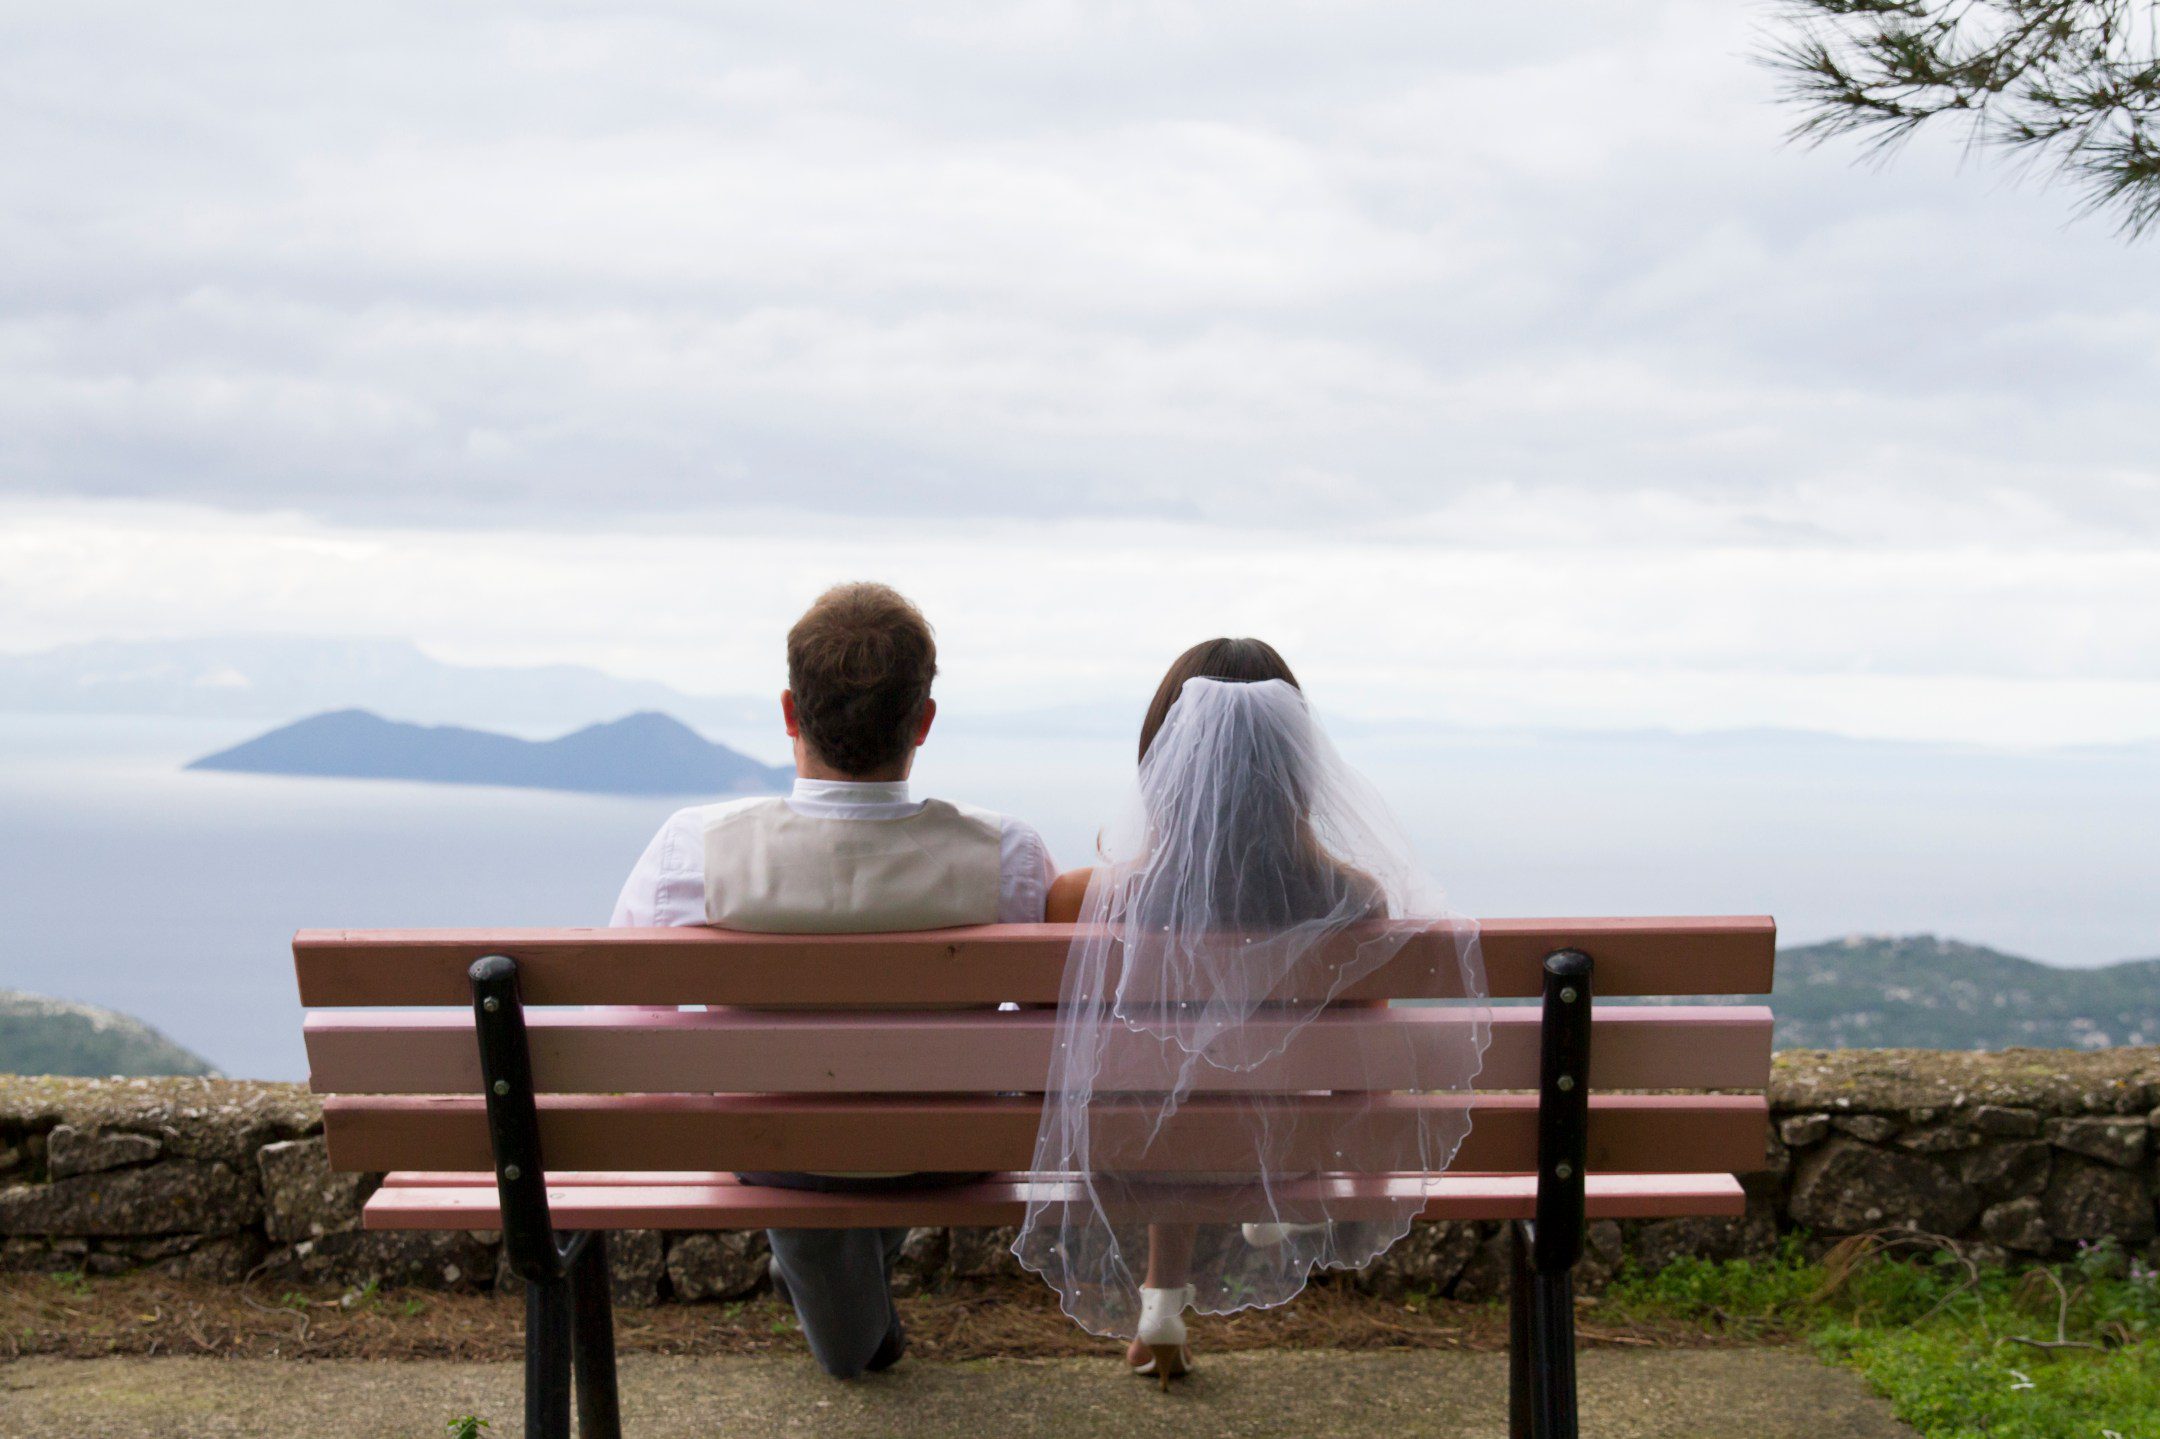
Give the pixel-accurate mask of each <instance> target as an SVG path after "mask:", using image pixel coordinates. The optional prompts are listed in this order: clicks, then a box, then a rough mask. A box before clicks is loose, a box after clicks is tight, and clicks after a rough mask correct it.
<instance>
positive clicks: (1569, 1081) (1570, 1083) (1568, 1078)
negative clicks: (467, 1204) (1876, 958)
mask: <svg viewBox="0 0 2160 1439" xmlns="http://www.w3.org/2000/svg"><path fill="white" fill-rule="evenodd" d="M1553 1086H1554V1087H1555V1088H1557V1089H1558V1090H1559V1091H1560V1092H1561V1093H1562V1094H1565V1093H1567V1092H1568V1091H1569V1090H1571V1089H1573V1088H1574V1087H1575V1076H1574V1075H1572V1074H1563V1075H1561V1076H1560V1077H1559V1078H1558V1079H1556V1080H1554V1081H1553ZM498 1092H499V1091H498Z"/></svg>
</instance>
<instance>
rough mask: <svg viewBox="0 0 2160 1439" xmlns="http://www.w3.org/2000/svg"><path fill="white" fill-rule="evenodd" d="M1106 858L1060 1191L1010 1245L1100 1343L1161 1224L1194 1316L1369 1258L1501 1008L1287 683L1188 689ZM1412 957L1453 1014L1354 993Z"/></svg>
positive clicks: (1054, 1083) (1119, 1323)
mask: <svg viewBox="0 0 2160 1439" xmlns="http://www.w3.org/2000/svg"><path fill="white" fill-rule="evenodd" d="M1103 858H1104V860H1105V861H1106V863H1105V864H1103V865H1102V866H1101V867H1100V868H1098V869H1097V870H1096V872H1095V876H1094V879H1093V880H1092V882H1091V883H1090V884H1089V886H1088V893H1087V900H1086V904H1085V907H1084V909H1083V912H1082V917H1081V919H1082V923H1081V928H1080V930H1079V932H1078V936H1077V937H1076V938H1075V940H1074V941H1073V946H1072V950H1071V953H1070V956H1069V957H1068V959H1067V961H1066V966H1065V981H1064V993H1063V998H1062V1001H1061V1006H1062V1007H1061V1010H1060V1014H1059V1024H1058V1031H1057V1038H1056V1042H1055V1048H1054V1049H1053V1051H1052V1055H1051V1062H1050V1075H1049V1081H1048V1085H1047V1093H1046V1095H1045V1099H1044V1104H1043V1115H1042V1128H1041V1131H1040V1133H1039V1135H1038V1138H1037V1140H1036V1148H1035V1171H1036V1173H1037V1175H1038V1176H1042V1177H1043V1178H1045V1179H1048V1180H1049V1181H1050V1182H1048V1183H1045V1184H1043V1185H1042V1186H1041V1187H1040V1188H1039V1189H1038V1190H1037V1191H1035V1192H1034V1194H1033V1196H1032V1198H1031V1200H1030V1203H1029V1205H1028V1211H1027V1219H1026V1222H1025V1224H1024V1225H1023V1227H1022V1228H1021V1231H1020V1236H1019V1238H1018V1239H1017V1240H1016V1241H1015V1242H1014V1245H1013V1252H1014V1253H1015V1254H1016V1255H1017V1256H1018V1257H1019V1259H1020V1262H1021V1263H1022V1264H1024V1265H1025V1266H1027V1267H1028V1268H1029V1269H1031V1270H1034V1271H1035V1272H1036V1273H1038V1274H1040V1275H1042V1276H1043V1278H1044V1279H1046V1280H1047V1281H1049V1283H1050V1285H1051V1287H1053V1288H1055V1289H1056V1290H1057V1291H1058V1292H1059V1294H1060V1296H1061V1297H1062V1300H1063V1304H1064V1309H1065V1312H1066V1313H1067V1314H1069V1315H1071V1316H1072V1317H1073V1318H1074V1319H1075V1320H1077V1321H1078V1322H1079V1323H1080V1324H1081V1325H1082V1326H1083V1327H1085V1328H1087V1329H1089V1330H1091V1331H1093V1332H1095V1333H1097V1334H1106V1335H1107V1334H1117V1335H1130V1334H1132V1332H1133V1328H1134V1324H1135V1322H1136V1320H1137V1318H1138V1316H1139V1312H1140V1301H1139V1287H1140V1284H1141V1283H1142V1281H1143V1279H1144V1278H1145V1276H1146V1274H1147V1267H1148V1257H1149V1245H1150V1242H1151V1241H1150V1234H1149V1226H1150V1225H1151V1224H1155V1225H1171V1226H1179V1227H1180V1228H1179V1229H1178V1230H1177V1231H1176V1233H1175V1234H1174V1235H1173V1236H1164V1235H1162V1234H1160V1233H1158V1235H1157V1237H1156V1239H1155V1241H1154V1242H1156V1243H1160V1244H1168V1245H1175V1246H1176V1247H1178V1248H1179V1249H1181V1250H1182V1248H1183V1246H1184V1245H1185V1244H1186V1243H1187V1242H1189V1243H1190V1245H1191V1260H1190V1266H1189V1271H1188V1273H1187V1274H1186V1276H1185V1277H1186V1278H1187V1279H1188V1281H1189V1282H1190V1283H1191V1284H1192V1285H1193V1287H1194V1297H1193V1306H1194V1307H1195V1308H1196V1309H1198V1310H1199V1311H1200V1312H1202V1313H1209V1314H1226V1313H1230V1312H1232V1311H1235V1310H1239V1309H1248V1308H1259V1307H1265V1306H1268V1305H1274V1304H1281V1303H1284V1302H1285V1301H1287V1300H1289V1299H1290V1298H1291V1297H1293V1296H1294V1295H1296V1294H1297V1292H1298V1291H1299V1290H1300V1289H1302V1288H1304V1286H1305V1281H1306V1279H1307V1277H1308V1276H1309V1275H1310V1274H1311V1273H1312V1271H1313V1270H1314V1269H1318V1268H1339V1269H1355V1268H1361V1267H1363V1266H1364V1265H1366V1264H1368V1263H1370V1262H1371V1261H1372V1260H1373V1259H1374V1258H1375V1257H1376V1256H1378V1255H1379V1254H1381V1253H1382V1252H1383V1251H1385V1250H1386V1249H1387V1248H1388V1246H1389V1245H1391V1244H1393V1243H1394V1242H1395V1241H1396V1240H1398V1239H1400V1238H1401V1237H1402V1236H1403V1235H1404V1234H1405V1233H1406V1232H1407V1231H1408V1230H1409V1227H1410V1223H1411V1220H1412V1219H1413V1218H1415V1216H1416V1215H1417V1213H1418V1211H1419V1210H1420V1209H1421V1208H1422V1207H1423V1205H1424V1201H1425V1197H1426V1190H1427V1187H1428V1181H1427V1180H1426V1179H1425V1178H1424V1177H1423V1176H1429V1175H1433V1174H1436V1173H1437V1172H1438V1171H1440V1170H1443V1169H1445V1168H1446V1167H1447V1165H1448V1163H1449V1161H1450V1160H1451V1159H1453V1157H1454V1155H1455V1150H1456V1148H1457V1147H1458V1146H1459V1145H1460V1144H1461V1142H1462V1139H1463V1136H1464V1135H1465V1134H1466V1133H1468V1131H1469V1128H1470V1115H1469V1108H1468V1103H1467V1100H1468V1093H1467V1092H1468V1090H1469V1088H1470V1085H1471V1082H1472V1081H1473V1080H1474V1079H1475V1078H1476V1077H1477V1073H1478V1069H1479V1067H1480V1065H1481V1064H1482V1063H1483V1059H1484V1053H1485V1046H1486V1041H1487V1037H1488V1026H1489V1022H1490V1010H1489V1008H1488V1007H1487V1005H1486V1002H1485V976H1484V965H1483V963H1482V961H1481V959H1480V957H1479V953H1478V942H1477V928H1476V924H1475V922H1474V921H1472V920H1468V919H1464V918H1462V917H1460V916H1457V915H1454V914H1451V913H1449V912H1448V911H1447V910H1446V908H1445V907H1444V906H1443V905H1442V904H1441V902H1440V896H1439V894H1438V893H1437V892H1436V891H1434V890H1433V889H1431V888H1430V887H1429V886H1428V885H1427V884H1426V882H1425V879H1424V876H1423V875H1422V874H1421V873H1420V872H1419V870H1418V868H1417V865H1416V863H1415V861H1414V860H1413V858H1412V857H1411V854H1410V848H1409V845H1408V843H1407V842H1406V840H1405V839H1404V837H1403V835H1402V833H1401V831H1400V830H1399V829H1398V828H1397V826H1396V825H1395V822H1394V820H1393V818H1392V817H1391V816H1390V814H1389V813H1388V808H1387V805H1386V804H1385V802H1384V801H1383V800H1382V799H1381V797H1380V794H1379V792H1378V791H1377V790H1375V789H1374V788H1373V787H1372V786H1371V785H1370V784H1368V783H1367V782H1366V781H1365V780H1364V779H1362V778H1361V777H1360V776H1358V775H1357V774H1356V773H1354V772H1353V771H1351V770H1350V769H1349V768H1348V767H1347V766H1345V765H1344V764H1343V762H1342V760H1341V759H1340V758H1339V757H1338V756H1337V755H1336V753H1335V750H1334V748H1333V747H1332V746H1331V745H1330V744H1329V743H1328V741H1327V738H1326V736H1325V735H1324V734H1322V733H1321V731H1320V729H1319V726H1318V725H1317V724H1316V723H1315V722H1314V720H1313V717H1312V714H1311V712H1310V711H1309V710H1308V709H1307V707H1306V703H1305V697H1304V695H1303V694H1302V693H1300V692H1299V691H1298V689H1297V688H1296V687H1295V686H1293V685H1290V684H1286V683H1284V682H1283V681H1281V680H1268V681H1263V682H1261V683H1257V684H1241V683H1231V682H1225V681H1220V680H1210V679H1193V680H1188V681H1187V682H1186V683H1185V686H1184V688H1183V689H1182V690H1181V691H1180V692H1179V695H1178V698H1177V701H1176V702H1175V703H1174V704H1173V705H1172V706H1171V707H1170V712H1169V715H1168V717H1167V718H1166V719H1165V720H1164V722H1163V725H1162V728H1161V730H1160V731H1159V732H1158V733H1157V734H1156V737H1155V740H1154V743H1153V744H1152V745H1151V746H1150V747H1149V749H1148V752H1147V755H1146V757H1145V758H1144V759H1143V760H1142V762H1141V765H1140V772H1139V789H1138V795H1137V797H1136V800H1135V802H1134V803H1133V804H1132V806H1131V807H1130V812H1129V813H1128V814H1127V816H1126V817H1125V819H1124V820H1123V821H1122V822H1121V824H1120V825H1119V826H1118V827H1117V828H1115V829H1113V830H1111V831H1108V832H1107V833H1106V835H1105V839H1104V846H1103ZM1398 956H1402V958H1403V959H1404V961H1405V963H1406V964H1411V965H1415V964H1418V963H1424V962H1426V961H1428V960H1429V961H1430V969H1429V971H1428V973H1429V974H1430V976H1431V982H1430V983H1429V985H1427V986H1426V987H1427V988H1429V989H1430V991H1431V992H1432V993H1434V994H1436V995H1438V996H1441V999H1440V1002H1438V1003H1436V1004H1433V1005H1429V1006H1417V1007H1413V1008H1403V1007H1397V1008H1393V1009H1389V1010H1387V1011H1386V1012H1385V1014H1384V1015H1381V1014H1375V1013H1373V1012H1372V1011H1371V1010H1370V1008H1369V1007H1368V1006H1367V1005H1364V1004H1361V1003H1359V1002H1357V1001H1356V999H1355V998H1354V997H1353V998H1351V999H1345V998H1343V996H1344V993H1345V991H1346V990H1348V989H1349V988H1350V987H1351V986H1353V985H1356V984H1357V983H1358V982H1359V981H1360V980H1363V979H1365V978H1366V977H1368V976H1370V975H1371V974H1372V973H1373V972H1374V971H1375V970H1377V969H1378V968H1380V967H1381V966H1382V965H1383V964H1386V963H1388V962H1389V961H1390V960H1394V959H1396V958H1397V957H1398ZM1398 972H1401V967H1400V966H1398ZM1360 1010H1364V1011H1365V1012H1363V1013H1360V1012H1359V1011H1360ZM1376 1175H1378V1176H1387V1177H1385V1178H1379V1179H1375V1178H1372V1177H1371V1176H1376ZM1184 1226H1191V1227H1190V1228H1189V1229H1188V1228H1184Z"/></svg>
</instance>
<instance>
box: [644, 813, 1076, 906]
mask: <svg viewBox="0 0 2160 1439" xmlns="http://www.w3.org/2000/svg"><path fill="white" fill-rule="evenodd" d="M768 802H769V797H768V796H764V795H756V796H752V797H750V798H747V799H738V800H725V801H722V802H721V803H719V804H704V805H693V806H691V807H690V808H688V809H680V810H677V811H676V812H675V813H674V814H672V815H670V816H669V817H668V821H667V823H666V824H663V825H661V826H660V832H659V833H658V834H656V835H654V836H653V840H652V843H651V844H649V845H647V846H645V853H644V854H643V855H641V856H640V857H639V858H638V862H637V866H636V868H634V869H632V870H631V871H630V878H629V880H628V882H627V883H625V884H624V885H623V888H622V895H621V897H620V898H618V899H617V900H616V901H615V916H614V918H613V920H611V921H610V922H611V923H612V924H615V925H617V926H630V925H635V926H662V925H689V924H704V923H705V922H706V913H707V910H706V892H705V832H706V831H707V830H708V829H710V828H711V827H712V824H713V822H714V821H715V820H716V819H718V818H720V817H721V816H722V815H723V814H725V813H726V812H727V811H728V810H731V809H737V808H742V807H745V806H749V805H756V804H765V803H768ZM787 803H788V807H789V808H790V809H792V810H793V811H794V812H795V813H797V814H799V815H802V816H804V817H806V818H809V819H843V820H845V819H856V820H889V819H906V818H908V817H909V816H912V815H914V814H916V813H918V812H919V811H920V810H921V809H922V808H923V802H922V801H921V800H917V799H914V798H912V797H910V795H909V793H908V785H907V781H905V780H895V781H892V782H890V783H883V782H863V781H858V780H831V779H797V780H796V781H795V787H794V789H793V791H792V792H790V793H789V795H788V798H787ZM997 820H998V904H997V917H998V922H999V923H1000V924H1032V923H1035V922H1037V921H1039V920H1041V918H1042V917H1043V903H1044V901H1045V900H1046V899H1047V898H1048V897H1049V894H1050V882H1051V881H1052V880H1053V879H1055V878H1057V866H1056V865H1055V864H1054V863H1053V862H1052V861H1051V859H1050V850H1049V847H1048V846H1046V845H1045V844H1044V843H1043V840H1042V836H1041V835H1039V834H1037V833H1036V832H1035V830H1034V828H1033V827H1032V826H1030V825H1026V824H1023V823H1021V822H1020V821H1019V820H1016V819H1013V818H1011V817H1010V816H1007V815H999V816H997Z"/></svg>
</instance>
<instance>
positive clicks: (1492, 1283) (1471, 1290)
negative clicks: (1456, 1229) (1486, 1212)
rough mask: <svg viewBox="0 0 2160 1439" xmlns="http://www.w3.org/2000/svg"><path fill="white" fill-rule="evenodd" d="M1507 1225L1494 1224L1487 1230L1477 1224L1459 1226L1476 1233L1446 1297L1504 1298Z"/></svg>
mask: <svg viewBox="0 0 2160 1439" xmlns="http://www.w3.org/2000/svg"><path fill="white" fill-rule="evenodd" d="M1508 1227H1509V1226H1507V1225H1505V1224H1496V1225H1494V1226H1492V1227H1491V1229H1490V1230H1489V1231H1488V1230H1486V1229H1485V1228H1484V1227H1483V1226H1481V1225H1473V1224H1465V1225H1464V1226H1463V1228H1465V1229H1467V1230H1470V1231H1471V1232H1472V1233H1473V1234H1474V1235H1476V1236H1477V1248H1475V1249H1474V1250H1472V1251H1471V1253H1470V1259H1469V1262H1468V1263H1466V1264H1464V1265H1463V1268H1462V1273H1460V1274H1458V1275H1456V1276H1455V1287H1454V1289H1452V1290H1450V1291H1449V1294H1450V1297H1452V1298H1455V1299H1460V1300H1463V1301H1465V1302H1467V1303H1472V1304H1476V1303H1480V1302H1483V1301H1485V1300H1488V1299H1504V1298H1506V1297H1507V1292H1508V1271H1509V1269H1510V1267H1511V1260H1510V1259H1509V1256H1508V1244H1509V1240H1508Z"/></svg>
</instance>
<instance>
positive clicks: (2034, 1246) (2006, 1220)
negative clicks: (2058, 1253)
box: [1980, 1195, 2052, 1254]
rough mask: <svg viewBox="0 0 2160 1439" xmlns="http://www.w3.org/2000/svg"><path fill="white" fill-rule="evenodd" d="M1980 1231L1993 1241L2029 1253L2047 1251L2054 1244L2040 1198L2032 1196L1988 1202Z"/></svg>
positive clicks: (1981, 1217) (1981, 1218) (2004, 1246)
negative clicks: (2049, 1234)
mask: <svg viewBox="0 0 2160 1439" xmlns="http://www.w3.org/2000/svg"><path fill="white" fill-rule="evenodd" d="M1980 1232H1981V1233H1982V1234H1983V1235H1985V1236H1987V1239H1988V1241H1989V1242H1990V1243H1993V1244H2000V1245H2001V1246H2002V1247H2003V1248H2005V1249H2017V1250H2022V1251H2023V1252H2025V1253H2027V1254H2045V1253H2047V1251H2048V1250H2049V1249H2050V1248H2051V1247H2052V1241H2051V1240H2050V1239H2049V1238H2048V1230H2047V1217H2046V1215H2045V1214H2043V1213H2042V1212H2041V1205H2040V1201H2039V1200H2038V1199H2035V1198H2033V1197H2032V1196H2030V1195H2027V1196H2026V1197H2024V1198H2022V1199H2006V1200H2004V1201H2003V1202H2002V1203H2000V1204H1991V1205H1989V1206H1988V1207H1987V1209H1986V1210H1985V1211H1983V1212H1982V1214H1981V1215H1980Z"/></svg>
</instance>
